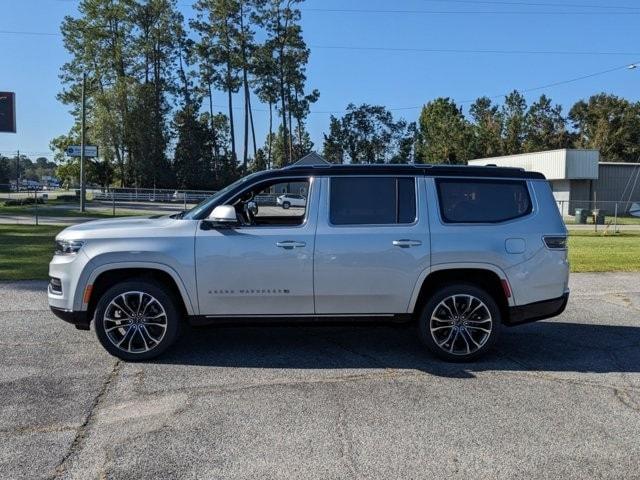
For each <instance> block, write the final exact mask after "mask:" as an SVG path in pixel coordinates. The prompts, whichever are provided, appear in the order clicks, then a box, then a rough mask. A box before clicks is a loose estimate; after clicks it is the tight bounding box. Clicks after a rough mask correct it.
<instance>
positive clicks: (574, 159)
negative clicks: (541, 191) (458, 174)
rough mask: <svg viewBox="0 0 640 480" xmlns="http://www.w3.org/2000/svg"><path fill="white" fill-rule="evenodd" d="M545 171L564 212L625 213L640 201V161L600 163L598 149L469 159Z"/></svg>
mask: <svg viewBox="0 0 640 480" xmlns="http://www.w3.org/2000/svg"><path fill="white" fill-rule="evenodd" d="M469 165H497V166H499V167H518V168H524V169H526V170H532V171H535V172H540V173H542V174H544V176H545V177H547V179H548V180H549V182H550V183H551V187H552V189H553V195H554V196H555V198H556V200H557V201H558V206H559V208H560V209H561V212H562V214H563V215H572V214H573V212H574V210H575V209H576V208H587V209H595V208H599V209H601V210H604V211H606V212H607V213H614V210H616V211H617V213H618V214H620V215H623V214H625V213H626V212H628V211H629V209H630V208H631V205H632V204H633V203H634V202H639V201H640V163H619V162H606V161H604V162H601V161H600V152H599V151H598V150H582V149H561V150H549V151H544V152H532V153H524V154H521V155H505V156H503V157H491V158H480V159H477V160H470V161H469Z"/></svg>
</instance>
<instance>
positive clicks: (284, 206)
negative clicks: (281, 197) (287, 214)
mask: <svg viewBox="0 0 640 480" xmlns="http://www.w3.org/2000/svg"><path fill="white" fill-rule="evenodd" d="M290 206H291V203H290V202H282V208H284V209H285V210H288V209H289V207H290Z"/></svg>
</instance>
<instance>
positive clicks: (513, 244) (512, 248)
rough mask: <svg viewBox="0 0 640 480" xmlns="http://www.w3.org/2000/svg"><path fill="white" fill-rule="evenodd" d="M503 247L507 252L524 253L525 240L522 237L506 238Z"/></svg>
mask: <svg viewBox="0 0 640 480" xmlns="http://www.w3.org/2000/svg"><path fill="white" fill-rule="evenodd" d="M504 248H505V250H506V251H507V253H524V252H525V250H526V248H527V242H525V241H524V238H507V239H506V240H505V242H504Z"/></svg>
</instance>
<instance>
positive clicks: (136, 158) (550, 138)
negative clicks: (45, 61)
mask: <svg viewBox="0 0 640 480" xmlns="http://www.w3.org/2000/svg"><path fill="white" fill-rule="evenodd" d="M194 1H195V3H194V4H193V10H194V12H195V15H194V18H192V19H191V20H186V19H185V18H184V17H183V15H182V14H181V13H180V12H179V10H178V8H177V0H145V1H139V0H81V1H80V3H79V5H78V15H76V16H73V17H72V16H68V17H66V18H65V19H64V21H63V23H62V25H61V31H62V36H63V42H64V46H65V48H66V50H67V52H68V53H69V61H68V62H66V63H65V64H64V65H63V66H62V67H61V71H60V79H61V83H62V87H63V88H62V91H61V92H60V93H59V95H58V98H59V100H60V101H61V102H63V103H64V104H66V105H68V106H69V107H70V109H71V112H72V114H73V115H74V118H76V122H75V123H74V125H73V127H72V128H71V130H70V131H69V132H68V133H67V134H65V135H61V136H59V137H57V138H55V139H53V140H52V142H51V147H52V149H53V150H54V151H55V152H56V159H57V160H59V161H60V163H61V166H60V167H59V168H58V176H59V177H61V180H62V181H63V182H65V181H66V183H75V182H77V179H78V177H79V165H78V161H77V159H76V160H69V159H67V158H66V157H65V156H64V151H65V149H66V147H67V146H69V145H71V144H78V143H79V141H80V117H81V98H82V89H83V75H86V82H85V83H84V89H85V93H86V99H87V108H86V112H87V113H86V142H87V143H88V144H97V145H99V147H100V153H101V154H100V159H96V160H90V161H87V165H86V172H87V179H88V180H89V181H90V182H93V183H97V184H100V185H105V186H106V185H115V186H123V187H158V188H162V187H169V188H176V187H177V188H190V189H217V188H220V187H222V186H224V185H226V184H228V183H229V182H230V181H232V180H234V179H235V178H237V177H238V176H240V175H242V174H244V173H246V172H248V171H257V170H263V169H268V168H278V167H282V166H286V165H289V164H291V163H293V162H295V161H296V160H298V159H299V158H300V157H302V156H303V155H305V154H306V153H308V152H310V151H311V150H312V149H313V148H314V145H313V142H312V141H311V138H310V136H309V133H308V131H307V128H306V124H307V118H308V116H309V114H310V111H311V107H312V105H313V104H314V103H315V102H316V101H317V100H318V98H319V96H320V93H319V92H318V90H316V89H310V88H309V87H308V85H307V83H308V82H307V72H306V69H307V64H308V60H309V55H310V50H309V48H308V47H307V45H306V43H305V41H304V38H303V35H302V27H301V12H300V8H299V6H300V4H301V2H302V1H303V0H194ZM238 99H241V100H240V104H236V103H237V101H238ZM255 100H257V102H258V103H259V105H254V104H253V102H254V101H255ZM219 104H224V107H223V108H222V110H223V111H220V109H219V108H218V107H217V105H219ZM258 108H259V109H261V110H266V111H267V112H268V128H266V130H267V131H268V133H267V135H266V139H259V138H256V121H255V119H254V113H255V112H256V110H257V109H258ZM238 115H240V118H237V117H238ZM236 125H240V126H241V127H240V131H236V130H237V128H236ZM263 130H265V129H261V131H263ZM321 147H322V153H323V154H324V155H325V157H326V158H327V159H328V160H329V161H331V162H334V163H407V162H418V163H420V162H424V163H452V164H462V163H465V162H466V161H467V160H469V159H472V158H479V157H491V156H497V155H504V154H514V153H522V152H530V151H536V150H544V149H552V148H566V147H578V148H598V149H600V150H601V152H602V156H603V158H605V159H607V160H609V161H638V155H639V154H640V106H639V104H638V103H633V102H629V101H627V100H625V99H622V98H619V97H616V96H613V95H608V94H604V93H603V94H599V95H595V96H593V97H591V98H589V99H588V100H581V101H579V102H577V103H576V104H575V105H574V106H573V107H572V108H571V109H570V110H569V112H568V114H565V113H564V112H563V111H562V108H561V107H560V106H559V105H557V104H554V103H553V102H552V100H551V99H550V98H549V97H547V96H546V95H542V96H540V98H539V99H537V100H536V101H535V102H533V103H531V105H528V104H527V102H526V100H525V97H524V96H523V95H522V94H521V93H519V92H517V91H514V92H512V93H510V94H509V95H507V96H506V97H505V98H504V100H503V101H502V102H501V103H497V104H496V103H494V102H493V101H492V100H491V99H489V98H487V97H481V98H478V99H477V100H476V101H475V102H473V104H471V106H470V107H469V108H468V109H467V113H466V114H465V111H464V110H463V109H462V107H461V106H460V105H458V104H456V103H455V102H454V101H453V100H451V99H450V98H437V99H435V100H432V101H429V102H428V103H426V104H425V105H424V107H423V108H422V111H421V113H420V115H419V118H418V119H417V120H416V121H407V120H404V119H396V118H394V115H393V113H392V111H391V110H389V109H387V108H386V107H384V106H380V105H359V106H356V105H354V104H349V105H348V106H347V108H346V110H345V112H344V113H343V114H342V115H340V116H338V115H332V116H331V117H330V119H329V123H328V126H327V131H326V133H325V134H324V139H323V145H322V146H321ZM238 152H241V158H239V155H238Z"/></svg>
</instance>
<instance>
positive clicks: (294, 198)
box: [276, 193, 307, 210]
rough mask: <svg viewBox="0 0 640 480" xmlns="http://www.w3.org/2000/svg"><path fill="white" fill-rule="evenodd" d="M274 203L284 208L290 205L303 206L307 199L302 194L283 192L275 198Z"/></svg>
mask: <svg viewBox="0 0 640 480" xmlns="http://www.w3.org/2000/svg"><path fill="white" fill-rule="evenodd" d="M276 203H277V204H278V205H280V206H281V207H282V208H284V209H285V210H286V209H287V208H290V207H304V206H305V205H306V204H307V199H306V198H305V197H303V196H302V195H294V194H292V193H285V194H284V195H280V196H279V197H278V198H277V199H276Z"/></svg>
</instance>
